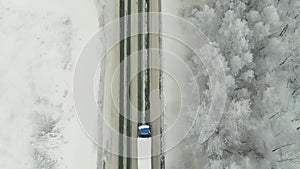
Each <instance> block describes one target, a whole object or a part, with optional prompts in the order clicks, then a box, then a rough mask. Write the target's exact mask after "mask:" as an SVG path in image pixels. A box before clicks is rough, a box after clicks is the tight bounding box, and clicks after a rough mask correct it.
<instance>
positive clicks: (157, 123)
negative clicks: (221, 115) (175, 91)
mask: <svg viewBox="0 0 300 169" xmlns="http://www.w3.org/2000/svg"><path fill="white" fill-rule="evenodd" d="M115 5H117V6H118V8H117V9H118V15H117V16H118V17H119V18H122V17H123V16H126V15H130V14H134V13H142V14H143V15H139V17H138V18H136V19H134V20H133V21H132V20H131V19H130V18H128V19H126V20H125V21H124V22H120V24H119V35H118V36H120V39H122V37H125V36H126V35H127V36H128V38H126V39H124V40H121V41H120V43H119V45H117V46H116V47H115V48H114V49H113V50H112V52H110V54H109V59H107V60H106V61H105V62H106V63H105V66H106V67H105V73H104V74H105V80H104V83H105V84H104V91H109V90H110V88H111V87H113V88H114V89H118V90H116V91H117V94H116V95H117V96H118V105H115V104H114V103H113V98H112V96H111V93H110V92H104V96H103V97H104V98H103V112H104V117H105V121H107V122H109V123H110V124H111V126H112V127H113V128H114V129H115V130H117V131H119V133H120V134H124V135H126V136H128V137H133V138H137V127H138V125H139V124H142V123H150V124H151V126H152V134H153V136H158V137H156V139H152V154H153V156H152V158H151V162H152V168H153V169H159V168H164V167H163V155H162V154H161V151H162V150H161V147H162V146H161V145H162V143H161V138H160V137H159V136H160V134H161V132H162V124H163V116H162V114H161V110H162V109H161V105H162V100H161V97H160V92H159V91H160V89H161V84H160V83H161V80H160V77H161V72H160V71H158V70H152V69H147V68H149V67H151V66H154V67H160V64H161V62H160V57H159V56H160V52H159V50H155V51H151V50H149V49H151V48H155V49H160V47H161V38H160V36H159V35H152V34H149V33H147V34H138V35H137V36H131V33H132V32H136V30H137V31H138V32H143V31H145V29H146V31H147V32H149V31H151V30H160V18H159V17H155V18H154V17H150V15H148V12H159V11H160V10H161V9H160V1H150V0H119V2H118V3H116V4H115ZM141 50H145V51H146V52H138V54H137V57H129V56H130V55H131V54H133V53H136V52H137V51H141ZM123 61H125V62H124V64H120V63H122V62H123ZM107 65H109V66H107ZM118 66H120V67H119V72H117V73H118V77H119V84H113V86H111V82H112V81H113V79H112V78H111V77H112V76H113V74H114V70H115V69H116V68H117V67H118ZM143 69H146V71H143V72H142V73H139V74H137V76H135V74H134V72H137V71H139V70H143ZM150 94H151V97H150ZM116 106H117V108H116ZM131 106H133V108H132V107H131ZM133 109H136V110H137V111H136V110H133ZM145 110H150V111H145ZM144 112H148V113H144ZM122 114H124V115H126V118H124V116H122ZM133 116H136V117H137V119H138V123H137V122H135V121H131V120H130V119H131V117H133ZM102 130H103V131H100V132H103V133H105V131H104V130H105V129H102ZM105 134H106V137H107V138H104V139H103V143H104V145H105V146H107V147H110V148H111V147H112V146H115V145H118V153H119V155H114V154H111V153H109V152H105V151H98V161H99V162H98V169H100V168H105V169H107V168H111V169H116V168H118V169H123V168H124V169H125V168H127V169H131V168H132V169H136V168H137V167H138V166H137V158H130V156H131V155H133V156H135V155H136V154H137V143H136V142H135V141H131V140H130V139H129V138H128V137H127V139H125V138H126V137H124V136H120V137H119V139H118V140H113V139H112V138H110V137H109V133H105ZM108 149H109V148H108ZM157 154H158V155H157Z"/></svg>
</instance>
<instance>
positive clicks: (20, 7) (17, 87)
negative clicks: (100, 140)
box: [0, 0, 98, 169]
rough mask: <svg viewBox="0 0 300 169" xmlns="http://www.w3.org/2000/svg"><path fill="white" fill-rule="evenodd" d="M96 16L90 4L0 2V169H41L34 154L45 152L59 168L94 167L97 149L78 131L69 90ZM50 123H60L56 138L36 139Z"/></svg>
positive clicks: (32, 0)
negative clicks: (75, 66)
mask: <svg viewBox="0 0 300 169" xmlns="http://www.w3.org/2000/svg"><path fill="white" fill-rule="evenodd" d="M97 15H98V14H97V10H96V5H95V4H94V1H93V0H88V1H86V0H77V1H71V0H51V1H50V0H22V1H18V0H2V1H1V2H0V46H1V48H0V60H1V61H0V92H1V95H0V124H1V130H0V167H1V169H17V168H24V169H26V168H28V169H29V168H39V167H38V166H39V165H42V163H43V159H38V161H39V162H37V159H34V158H35V157H36V156H34V155H33V154H34V153H36V152H35V151H39V153H38V154H39V155H41V154H42V155H44V154H43V153H45V152H42V151H43V149H47V148H49V147H52V148H53V150H51V149H49V151H48V150H47V151H46V152H47V153H49V157H50V158H58V159H56V160H57V161H58V162H59V164H58V166H59V167H61V168H62V167H63V168H64V169H66V168H69V169H82V168H95V165H96V158H95V156H96V152H95V147H94V146H93V144H92V142H91V141H90V140H88V139H87V137H86V136H85V135H84V134H83V132H82V130H81V129H80V127H79V123H78V122H77V119H76V116H75V111H74V107H73V101H72V94H71V92H72V91H71V89H72V74H73V70H74V65H75V61H76V58H77V56H78V55H79V53H80V50H81V48H82V47H83V45H84V44H85V42H86V41H87V40H88V39H89V37H90V36H92V35H93V34H94V33H95V32H96V31H97V29H98V16H97ZM36 115H39V116H38V117H39V118H43V119H40V120H41V122H39V123H38V122H37V119H36V118H37V116H36ZM52 119H54V120H59V122H58V123H57V126H56V127H55V128H54V129H53V132H54V133H52V134H51V133H49V134H46V135H44V136H43V138H44V137H45V138H47V137H50V138H51V139H50V138H49V140H48V142H47V140H46V141H45V140H43V141H41V140H39V139H38V136H37V135H36V134H38V133H39V132H40V131H42V129H41V128H40V127H43V122H45V120H46V122H51V120H52ZM49 120H50V121H49ZM57 131H60V132H58V133H56V132H57ZM53 134H57V136H53ZM60 135H62V139H61V138H60ZM52 136H53V137H52ZM52 138H53V140H52ZM51 141H52V142H51ZM53 160H55V159H53ZM44 161H45V159H44ZM48 162H49V161H48ZM37 163H39V165H37ZM48 167H50V166H48Z"/></svg>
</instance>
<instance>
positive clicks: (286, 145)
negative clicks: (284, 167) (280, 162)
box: [272, 143, 295, 152]
mask: <svg viewBox="0 0 300 169" xmlns="http://www.w3.org/2000/svg"><path fill="white" fill-rule="evenodd" d="M294 144H295V143H289V144H285V145H282V146H280V147H277V148H275V149H273V150H272V152H275V151H277V150H279V149H282V148H284V147H288V146H291V145H294Z"/></svg>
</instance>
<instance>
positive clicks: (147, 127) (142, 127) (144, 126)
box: [139, 124, 150, 130]
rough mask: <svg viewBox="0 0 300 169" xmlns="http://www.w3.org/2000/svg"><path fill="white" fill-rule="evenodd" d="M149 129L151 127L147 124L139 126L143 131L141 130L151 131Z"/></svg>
mask: <svg viewBox="0 0 300 169" xmlns="http://www.w3.org/2000/svg"><path fill="white" fill-rule="evenodd" d="M149 128H150V126H149V125H146V124H143V125H141V126H139V130H141V129H149Z"/></svg>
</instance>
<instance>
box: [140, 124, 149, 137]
mask: <svg viewBox="0 0 300 169" xmlns="http://www.w3.org/2000/svg"><path fill="white" fill-rule="evenodd" d="M138 137H142V138H147V137H151V128H150V126H149V125H146V124H143V125H141V126H139V127H138Z"/></svg>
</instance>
